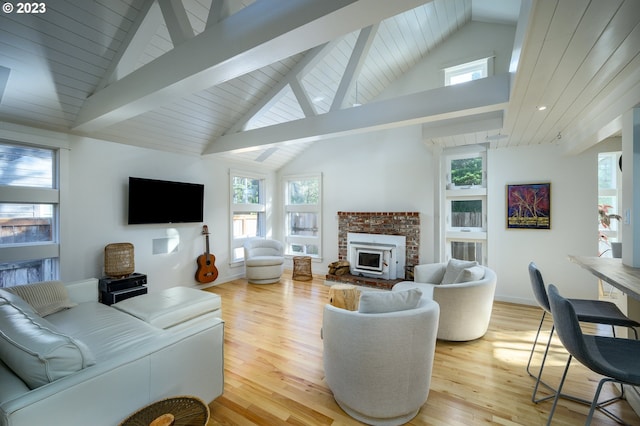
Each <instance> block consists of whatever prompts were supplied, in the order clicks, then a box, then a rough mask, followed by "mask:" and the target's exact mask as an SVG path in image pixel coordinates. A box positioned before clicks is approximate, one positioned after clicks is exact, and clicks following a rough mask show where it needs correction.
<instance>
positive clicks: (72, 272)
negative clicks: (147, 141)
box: [61, 139, 274, 291]
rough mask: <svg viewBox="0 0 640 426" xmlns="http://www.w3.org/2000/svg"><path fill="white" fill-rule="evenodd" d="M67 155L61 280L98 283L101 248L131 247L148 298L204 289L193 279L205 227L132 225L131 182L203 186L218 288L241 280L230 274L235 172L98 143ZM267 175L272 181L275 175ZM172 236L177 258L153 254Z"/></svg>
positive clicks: (212, 163) (208, 161) (210, 162)
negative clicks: (93, 279) (173, 290)
mask: <svg viewBox="0 0 640 426" xmlns="http://www.w3.org/2000/svg"><path fill="white" fill-rule="evenodd" d="M68 156H69V161H68V163H69V166H68V167H69V169H68V171H67V173H68V181H69V188H68V190H67V192H68V193H67V194H66V195H65V200H66V201H67V202H66V203H65V204H64V211H63V214H62V218H63V223H62V224H61V228H62V231H61V247H62V253H61V278H62V279H63V280H75V279H81V278H86V277H93V276H101V275H102V272H103V266H104V247H105V246H106V245H107V244H109V243H116V242H130V243H132V244H133V245H134V247H135V264H136V271H137V272H140V273H145V274H147V276H148V281H149V288H150V291H154V290H158V289H163V288H168V287H171V286H175V285H184V286H201V287H205V286H203V285H202V284H199V283H197V282H196V281H195V279H194V274H195V271H196V269H197V265H196V258H197V256H198V255H200V254H202V253H203V252H204V250H205V240H204V236H203V235H202V233H201V232H202V224H201V223H190V224H174V225H127V210H126V209H127V196H128V191H127V186H128V178H129V176H136V177H145V178H151V179H163V180H174V181H181V182H193V183H201V184H204V185H205V218H204V224H207V225H208V227H209V231H210V232H211V234H210V252H211V253H212V254H213V255H214V256H215V258H216V262H215V265H216V267H217V269H218V272H219V276H218V279H217V280H216V282H215V283H214V284H217V283H220V282H225V281H228V280H230V279H233V278H235V277H238V276H244V269H243V268H237V267H236V268H230V267H229V208H228V206H229V176H228V171H229V168H230V167H234V166H233V165H231V164H229V163H226V162H222V161H220V160H216V159H212V158H198V157H193V156H183V155H178V154H172V153H165V152H158V151H153V150H148V149H144V148H137V147H132V146H127V145H121V144H116V143H110V142H105V141H97V140H93V139H80V140H79V141H77V142H76V143H74V144H73V145H72V147H71V150H70V152H69V154H68ZM236 167H237V168H240V169H242V167H241V166H240V167H238V166H236ZM254 171H257V170H254ZM63 173H64V171H63ZM268 175H270V176H272V179H271V180H272V181H273V175H274V174H273V173H268ZM270 190H272V188H270ZM168 202H170V200H168ZM269 225H270V224H269ZM174 236H177V237H178V238H179V246H178V249H177V252H171V253H161V254H153V250H152V244H153V241H154V240H156V239H163V238H167V237H174Z"/></svg>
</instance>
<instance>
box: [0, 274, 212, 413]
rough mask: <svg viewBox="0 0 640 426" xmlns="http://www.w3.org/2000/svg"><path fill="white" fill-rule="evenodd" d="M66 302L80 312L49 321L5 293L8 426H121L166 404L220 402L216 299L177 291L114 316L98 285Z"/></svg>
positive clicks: (141, 300) (69, 291)
mask: <svg viewBox="0 0 640 426" xmlns="http://www.w3.org/2000/svg"><path fill="white" fill-rule="evenodd" d="M57 285H58V286H60V283H57ZM58 290H59V287H58ZM64 290H66V291H64ZM63 293H65V295H68V299H67V301H66V302H65V303H66V304H67V305H68V306H72V307H68V308H64V309H62V310H60V311H58V312H55V313H51V314H48V315H46V316H45V317H42V316H41V315H39V314H38V309H42V306H37V307H35V308H34V306H33V304H29V303H26V302H25V300H24V299H23V298H21V297H18V296H16V295H15V294H13V293H11V292H9V291H6V289H0V383H1V384H2V385H1V386H0V425H1V426H30V425H45V424H65V425H94V426H99V425H109V426H113V425H117V424H118V423H120V422H121V421H122V420H124V419H125V418H127V417H128V416H129V415H130V414H132V413H134V412H135V411H137V410H139V409H140V408H142V407H144V406H146V405H148V404H149V403H152V402H154V401H157V400H159V399H163V398H166V397H171V396H178V395H192V396H196V397H198V398H200V399H202V400H203V401H205V402H206V403H209V402H211V401H212V400H213V399H215V398H216V397H218V396H219V395H221V394H222V391H223V383H224V379H223V341H224V323H223V321H222V320H221V318H220V314H221V306H220V298H219V297H218V296H217V295H215V294H213V293H208V292H203V291H200V290H197V289H191V288H185V287H176V288H173V289H169V290H165V291H163V292H157V293H149V294H148V295H143V296H138V297H137V298H133V299H128V300H125V301H122V302H119V303H116V304H114V305H112V306H106V305H104V304H101V303H99V302H98V280H97V279H88V280H83V281H78V282H74V283H69V284H66V285H63ZM146 296H148V297H146ZM23 297H24V296H23ZM125 302H128V303H125ZM65 303H62V305H65ZM121 304H122V305H121ZM63 307H64V306H63ZM45 308H48V307H46V306H45ZM134 315H137V316H138V317H136V316H134Z"/></svg>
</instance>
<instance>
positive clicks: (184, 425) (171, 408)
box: [120, 396, 210, 426]
mask: <svg viewBox="0 0 640 426" xmlns="http://www.w3.org/2000/svg"><path fill="white" fill-rule="evenodd" d="M164 414H171V415H172V416H173V417H174V418H175V420H174V422H173V423H169V424H172V425H173V426H204V425H206V424H207V422H208V421H209V416H210V413H209V407H208V406H207V404H205V403H204V401H202V400H201V399H200V398H197V397H195V396H177V397H173V398H167V399H163V400H160V401H157V402H154V403H153V404H151V405H148V406H147V407H144V408H142V409H141V410H139V411H137V412H135V413H134V414H132V415H131V416H129V418H127V419H126V420H124V421H123V422H122V423H120V426H149V424H150V423H152V422H153V421H154V420H155V419H158V417H160V416H162V415H164ZM160 424H162V423H160Z"/></svg>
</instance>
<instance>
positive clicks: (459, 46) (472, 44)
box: [378, 21, 515, 99]
mask: <svg viewBox="0 0 640 426" xmlns="http://www.w3.org/2000/svg"><path fill="white" fill-rule="evenodd" d="M514 37H515V27H514V26H510V25H500V24H487V23H483V22H473V21H472V22H469V23H468V24H467V25H465V26H464V27H463V28H462V29H460V30H459V31H457V32H456V33H454V34H453V35H452V36H451V37H450V38H448V39H447V41H446V42H444V43H442V45H440V46H438V47H436V48H435V49H434V50H433V51H432V52H429V54H428V55H426V57H425V58H424V59H423V60H422V61H420V62H419V63H418V64H416V65H415V66H414V67H412V68H411V69H409V70H408V71H407V72H406V73H405V74H404V75H403V76H402V78H400V79H398V80H396V81H394V82H393V83H391V84H390V85H389V87H388V88H387V89H386V90H385V91H384V93H383V94H382V95H381V96H379V98H378V99H386V98H393V97H396V96H402V95H407V94H411V93H417V92H420V91H423V90H431V89H436V88H438V87H442V86H444V68H446V67H450V66H453V65H459V64H462V63H465V62H470V61H473V60H476V59H481V58H485V57H488V56H494V60H493V64H494V70H493V71H494V72H493V74H502V73H506V72H508V71H509V61H510V60H511V51H512V49H513V40H514Z"/></svg>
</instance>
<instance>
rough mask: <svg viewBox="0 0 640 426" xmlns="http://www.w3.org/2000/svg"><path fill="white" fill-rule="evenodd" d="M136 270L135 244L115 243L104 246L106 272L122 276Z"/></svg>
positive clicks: (118, 276) (112, 275) (114, 275)
mask: <svg viewBox="0 0 640 426" xmlns="http://www.w3.org/2000/svg"><path fill="white" fill-rule="evenodd" d="M135 270H136V268H135V264H134V260H133V244H131V243H113V244H108V245H106V246H105V248H104V273H105V274H106V275H108V276H110V277H114V278H120V277H126V276H127V275H131V274H133V272H134V271H135Z"/></svg>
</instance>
